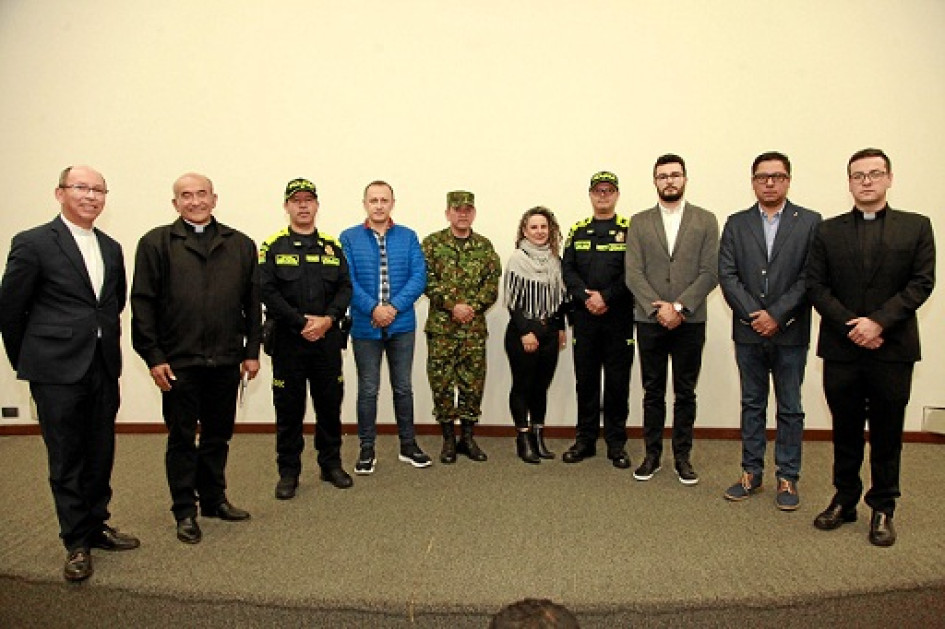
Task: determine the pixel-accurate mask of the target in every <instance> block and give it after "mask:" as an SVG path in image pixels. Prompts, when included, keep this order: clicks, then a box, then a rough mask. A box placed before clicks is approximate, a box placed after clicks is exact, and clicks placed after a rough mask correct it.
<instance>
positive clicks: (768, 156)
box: [751, 151, 791, 175]
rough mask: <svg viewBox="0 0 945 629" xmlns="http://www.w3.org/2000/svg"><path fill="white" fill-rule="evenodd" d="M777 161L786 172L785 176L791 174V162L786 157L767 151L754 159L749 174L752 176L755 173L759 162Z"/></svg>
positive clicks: (782, 154) (779, 153)
mask: <svg viewBox="0 0 945 629" xmlns="http://www.w3.org/2000/svg"><path fill="white" fill-rule="evenodd" d="M775 159H776V160H778V161H779V162H781V163H782V164H783V165H784V170H786V171H787V174H789V175H790V174H791V160H789V159H788V156H787V155H785V154H784V153H781V152H779V151H767V152H765V153H762V154H761V155H759V156H758V157H756V158H755V161H753V162H752V163H751V174H752V175H754V174H755V171H756V170H758V164H760V163H761V162H770V161H772V160H775Z"/></svg>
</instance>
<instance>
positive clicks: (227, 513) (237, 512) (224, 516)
mask: <svg viewBox="0 0 945 629" xmlns="http://www.w3.org/2000/svg"><path fill="white" fill-rule="evenodd" d="M201 513H202V514H203V517H205V518H220V519H221V520H226V521H227V522H239V521H240V520H248V519H249V511H246V510H244V509H240V508H239V507H234V506H233V505H231V504H230V502H229V501H228V500H224V501H223V502H221V503H220V504H218V505H217V506H216V507H214V508H213V509H203V510H201Z"/></svg>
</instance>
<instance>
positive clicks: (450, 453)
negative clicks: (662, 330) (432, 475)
mask: <svg viewBox="0 0 945 629" xmlns="http://www.w3.org/2000/svg"><path fill="white" fill-rule="evenodd" d="M440 430H442V431H443V449H442V450H440V463H446V464H447V465H449V464H450V463H456V431H455V430H454V429H453V422H452V421H448V422H442V423H441V424H440Z"/></svg>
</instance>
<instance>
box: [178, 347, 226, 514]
mask: <svg viewBox="0 0 945 629" xmlns="http://www.w3.org/2000/svg"><path fill="white" fill-rule="evenodd" d="M174 375H175V376H176V377H177V380H175V381H173V382H172V385H173V386H172V388H171V390H170V391H166V392H164V393H163V394H162V401H163V410H164V423H165V425H166V426H167V430H168V434H167V453H166V455H165V459H164V462H165V468H166V470H167V484H168V487H169V488H170V490H171V501H172V503H173V504H172V506H171V511H173V512H174V517H175V518H176V519H178V520H180V519H181V518H186V517H192V516H196V515H197V501H198V500H199V501H200V504H201V506H202V507H204V508H205V509H215V508H216V507H217V506H219V505H220V504H221V503H222V502H223V501H224V500H226V473H225V470H226V457H227V454H228V453H229V450H230V438H231V437H232V436H233V423H234V421H235V420H236V397H237V393H238V391H239V382H240V367H239V365H226V366H222V367H183V368H180V369H175V370H174ZM198 424H199V426H200V440H199V443H198V440H197V426H198Z"/></svg>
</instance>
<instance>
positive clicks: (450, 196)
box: [446, 190, 476, 207]
mask: <svg viewBox="0 0 945 629" xmlns="http://www.w3.org/2000/svg"><path fill="white" fill-rule="evenodd" d="M446 205H448V206H449V207H460V206H462V205H471V206H473V207H476V195H474V194H473V193H472V192H466V191H465V190H453V191H452V192H447V193H446Z"/></svg>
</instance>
